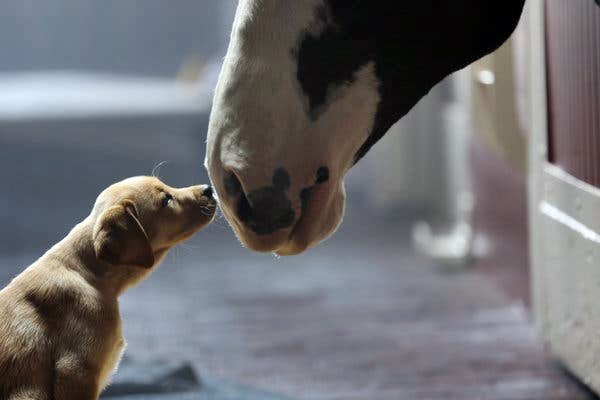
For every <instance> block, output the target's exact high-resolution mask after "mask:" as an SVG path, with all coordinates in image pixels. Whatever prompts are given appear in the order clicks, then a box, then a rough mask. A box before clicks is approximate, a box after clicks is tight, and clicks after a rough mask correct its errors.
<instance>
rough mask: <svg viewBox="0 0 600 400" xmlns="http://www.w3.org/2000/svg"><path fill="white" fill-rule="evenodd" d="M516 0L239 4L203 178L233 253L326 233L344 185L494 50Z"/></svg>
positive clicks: (300, 247) (245, 0) (306, 243)
mask: <svg viewBox="0 0 600 400" xmlns="http://www.w3.org/2000/svg"><path fill="white" fill-rule="evenodd" d="M523 5H524V0H455V1H443V0H240V1H239V4H238V7H237V10H236V14H235V18H234V23H233V29H232V33H231V38H230V43H229V46H228V49H227V54H226V56H225V59H224V62H223V66H222V69H221V72H220V75H219V80H218V83H217V86H216V89H215V94H214V98H213V108H212V110H211V114H210V120H209V127H208V136H207V152H206V159H205V166H206V168H207V170H208V172H209V176H210V179H211V182H212V184H213V186H214V188H215V190H216V192H217V194H218V197H219V199H220V204H221V209H222V211H223V214H224V216H225V218H226V219H227V220H228V221H229V223H230V224H231V226H232V227H233V230H234V231H235V233H236V235H237V237H238V238H239V240H240V241H241V242H242V244H243V245H245V246H246V247H248V248H249V249H251V250H255V251H259V252H273V253H276V254H278V255H294V254H298V253H301V252H303V251H305V250H306V249H308V248H310V247H312V246H314V245H316V244H318V243H320V242H322V241H323V240H325V239H326V238H327V237H329V236H330V235H331V234H332V233H333V232H335V230H336V229H337V227H338V226H339V224H340V222H341V220H342V217H343V214H344V205H345V190H344V176H345V175H346V173H347V172H348V171H349V170H350V168H352V167H353V166H354V165H356V164H357V162H358V161H359V160H360V159H361V158H362V157H363V156H364V155H365V154H366V153H367V152H368V151H369V149H370V148H371V147H372V146H373V145H374V144H375V143H376V142H377V141H378V140H379V139H380V138H381V137H382V136H383V135H384V134H385V133H386V132H387V131H388V129H389V128H390V127H391V126H392V125H393V124H394V123H396V122H397V121H398V120H399V119H400V118H402V117H403V116H404V115H405V114H406V113H408V111H409V110H410V109H411V108H412V107H413V106H414V105H415V104H416V103H417V102H418V101H419V100H420V99H421V98H422V97H423V96H424V95H426V94H427V93H428V92H429V90H430V89H431V88H432V87H433V86H434V85H435V84H437V83H438V82H439V81H441V80H442V79H443V78H444V77H446V76H448V75H449V74H451V73H453V72H455V71H457V70H459V69H462V68H464V67H466V66H468V65H469V64H470V63H472V62H473V61H475V60H477V59H479V58H481V57H483V56H485V55H487V54H489V53H491V52H492V51H494V50H495V49H497V48H498V47H499V46H500V45H501V44H502V43H503V42H504V41H506V40H507V39H508V37H509V36H510V35H511V33H512V32H513V30H514V29H515V28H516V25H517V23H518V21H519V18H520V16H521V13H522V10H523Z"/></svg>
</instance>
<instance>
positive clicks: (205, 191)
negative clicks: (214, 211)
mask: <svg viewBox="0 0 600 400" xmlns="http://www.w3.org/2000/svg"><path fill="white" fill-rule="evenodd" d="M202 196H206V197H213V188H212V186H207V187H205V188H204V189H202Z"/></svg>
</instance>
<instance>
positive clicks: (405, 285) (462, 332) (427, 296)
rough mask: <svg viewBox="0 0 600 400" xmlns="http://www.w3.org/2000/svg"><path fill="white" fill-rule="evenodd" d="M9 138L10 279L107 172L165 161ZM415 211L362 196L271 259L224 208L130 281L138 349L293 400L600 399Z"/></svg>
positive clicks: (123, 172)
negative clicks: (414, 230) (331, 232)
mask: <svg viewBox="0 0 600 400" xmlns="http://www.w3.org/2000/svg"><path fill="white" fill-rule="evenodd" d="M0 133H1V132H0ZM73 135H74V136H73V137H75V134H73ZM89 137H90V136H88V139H87V140H90V139H89ZM98 137H101V136H98ZM0 139H3V140H0V144H2V145H3V147H2V151H3V152H4V154H3V157H2V158H1V159H0V170H1V171H3V175H2V176H1V178H2V181H3V183H4V185H5V186H4V189H3V196H2V198H0V205H2V207H1V211H0V220H2V221H3V224H4V225H6V226H8V228H7V229H3V230H2V232H1V233H0V250H1V252H0V284H2V285H4V284H6V283H7V282H8V281H9V279H10V278H11V277H12V276H14V275H15V274H16V273H18V272H19V271H20V270H21V269H22V268H23V267H25V266H26V265H28V263H30V262H31V261H33V260H34V259H35V258H37V257H38V256H39V255H40V254H41V253H42V252H43V250H45V248H46V246H48V245H50V244H51V243H52V242H54V241H56V240H57V239H58V238H60V236H61V235H63V234H64V233H65V232H66V230H67V229H68V227H70V226H72V225H73V224H74V223H75V222H77V221H78V220H79V219H81V218H82V217H83V216H84V215H85V213H86V212H87V211H89V208H90V207H91V204H92V202H93V199H94V196H95V193H97V192H98V191H99V190H100V189H101V188H102V187H103V186H104V185H105V184H106V183H107V182H111V181H112V180H114V179H115V178H116V177H122V176H127V175H133V174H136V173H141V172H146V173H148V172H149V171H150V170H151V167H152V165H153V164H154V162H155V161H160V158H158V157H160V156H157V158H158V159H157V160H155V161H154V159H152V161H149V160H148V159H141V158H140V159H133V160H132V159H131V158H130V157H129V156H128V155H127V154H124V155H118V154H117V155H112V156H111V155H110V154H113V153H108V150H107V151H105V152H102V151H100V150H98V148H97V147H94V146H91V147H89V148H87V147H85V146H80V147H78V148H77V149H75V150H72V149H71V150H70V149H68V148H66V147H65V146H64V145H62V144H61V143H72V141H67V140H65V141H64V142H57V145H55V146H49V145H47V144H44V145H41V144H40V145H39V146H38V147H35V146H33V147H32V146H31V145H29V144H24V143H21V142H19V141H18V140H17V136H6V135H5V136H4V137H2V136H1V135H0ZM101 141H102V140H100V139H99V140H98V142H101ZM2 142H3V143H2ZM86 143H87V142H86ZM196 145H197V146H198V148H200V146H201V145H202V143H201V142H200V141H199V142H198V143H197V144H196ZM119 148H120V147H119ZM157 154H158V153H157ZM184 155H185V154H184ZM188 156H189V159H190V160H198V159H201V158H200V157H199V156H198V155H196V154H189V155H188ZM111 157H112V158H111ZM182 157H183V156H182ZM23 166H26V167H23ZM185 167H186V168H187V169H185V170H186V171H189V170H191V167H189V165H187V164H186V165H185ZM177 168H178V164H175V166H172V167H171V169H170V171H171V174H172V175H173V176H177V174H178V173H179V170H178V169H177ZM195 168H198V170H199V168H200V167H199V166H195ZM15 171H19V172H18V173H15ZM194 174H195V172H194ZM90 177H95V180H91V179H90ZM188 179H190V178H188V177H184V178H182V180H188ZM173 180H175V181H177V179H175V178H174V179H173ZM167 181H168V182H170V183H172V182H173V181H172V180H167ZM175 183H177V182H175ZM5 194H6V195H5ZM411 221H412V218H411V217H410V216H409V215H406V212H404V213H398V214H389V213H388V214H386V215H378V214H377V213H375V212H372V211H371V210H368V209H366V208H364V207H362V206H361V205H360V204H355V203H351V204H350V206H349V209H348V213H347V216H346V218H345V222H344V224H343V225H342V227H341V228H340V231H339V232H338V233H337V234H336V235H335V236H334V237H333V238H332V239H330V240H329V241H327V242H326V243H325V244H323V245H321V246H319V247H318V248H316V249H314V250H311V251H309V252H308V253H306V254H304V255H301V256H297V257H291V258H275V257H273V256H272V255H261V254H254V253H251V252H249V251H247V250H245V249H243V248H242V247H241V246H240V245H239V244H238V242H237V241H236V240H235V238H234V237H233V234H232V233H231V231H230V229H229V227H228V226H227V224H226V222H225V221H224V220H222V219H219V220H217V221H215V223H213V225H212V226H210V227H209V228H207V229H206V230H205V231H203V232H201V233H199V234H198V235H197V236H196V237H195V238H194V239H192V240H191V241H190V242H188V243H187V244H185V245H183V246H180V247H179V248H177V249H175V250H174V251H173V252H172V253H171V254H170V255H169V256H168V258H167V259H166V261H165V263H164V264H163V265H162V266H161V267H160V268H159V269H158V270H157V271H155V273H154V274H153V275H152V276H151V277H150V278H149V279H148V280H147V281H145V282H144V283H143V284H142V285H140V286H139V287H137V288H134V289H132V290H130V291H129V292H128V293H126V294H125V296H124V297H123V299H122V313H123V319H124V330H125V336H126V338H127V341H128V343H129V345H128V349H127V355H128V357H130V358H131V359H134V360H136V361H138V362H142V363H144V362H147V363H149V364H150V363H151V362H152V361H153V360H157V359H163V360H170V361H172V362H184V361H189V362H191V363H192V365H193V366H194V367H195V369H196V371H197V373H198V375H199V376H200V378H201V379H207V380H211V379H217V380H219V379H224V380H226V381H229V382H233V383H235V384H240V385H242V386H248V387H252V388H256V389H258V390H262V391H266V392H270V393H274V394H277V395H281V396H287V397H289V398H291V399H315V400H316V399H323V400H325V399H327V400H333V399H336V400H337V399H340V400H341V399H348V400H352V399H361V400H362V399H365V400H404V399H406V400H420V399H428V400H437V399H445V400H451V399H456V400H471V399H481V400H500V399H502V400H525V399H528V400H558V399H564V400H579V399H592V398H594V397H593V396H592V395H591V394H589V393H588V392H587V391H586V390H585V389H584V388H582V387H581V386H580V385H579V384H577V383H576V382H575V381H574V380H573V379H572V378H571V377H570V376H569V375H568V374H567V373H566V372H565V371H564V370H563V369H562V368H561V367H560V364H559V363H557V362H556V361H554V360H553V359H552V358H550V357H549V356H547V355H546V354H545V353H544V351H543V349H542V346H541V345H540V343H539V342H538V340H537V338H536V334H535V332H534V327H533V324H532V321H531V318H530V315H529V312H528V310H527V309H526V308H525V306H524V305H523V304H522V302H520V301H518V300H514V299H515V297H507V296H505V294H504V293H505V291H504V290H502V289H500V288H501V287H502V285H497V286H496V283H494V282H495V281H494V280H493V279H490V277H489V275H488V274H486V273H482V272H481V271H479V270H478V269H475V270H467V271H458V272H457V271H454V272H451V271H448V270H446V269H445V268H444V267H442V266H439V265H436V264H435V263H433V262H432V261H430V260H428V259H426V258H423V257H420V256H418V255H416V254H414V252H413V251H412V249H411V246H410V240H409V232H410V227H411ZM242 396H243V394H242ZM204 398H205V399H210V398H211V397H210V395H206V396H205V397H204ZM237 398H239V399H244V397H237ZM253 398H256V397H253Z"/></svg>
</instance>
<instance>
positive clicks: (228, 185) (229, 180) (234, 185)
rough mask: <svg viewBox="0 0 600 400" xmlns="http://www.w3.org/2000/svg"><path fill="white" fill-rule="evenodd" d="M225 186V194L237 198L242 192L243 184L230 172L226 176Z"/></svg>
mask: <svg viewBox="0 0 600 400" xmlns="http://www.w3.org/2000/svg"><path fill="white" fill-rule="evenodd" d="M223 186H224V187H225V192H226V193H227V194H228V195H229V196H231V197H235V196H237V195H239V194H240V193H241V192H242V184H241V183H240V180H239V179H238V177H237V176H236V175H235V174H234V173H233V172H228V173H227V175H225V178H224V179H223Z"/></svg>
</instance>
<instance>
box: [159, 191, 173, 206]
mask: <svg viewBox="0 0 600 400" xmlns="http://www.w3.org/2000/svg"><path fill="white" fill-rule="evenodd" d="M172 201H173V196H172V195H171V194H170V193H165V197H163V199H162V204H161V205H162V206H163V208H165V207H168V206H169V204H171V202H172Z"/></svg>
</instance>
